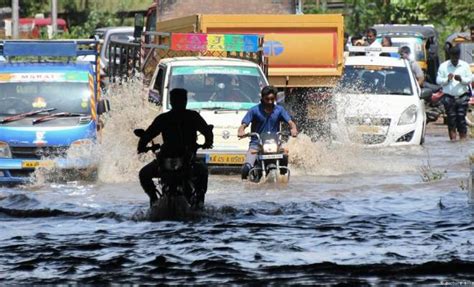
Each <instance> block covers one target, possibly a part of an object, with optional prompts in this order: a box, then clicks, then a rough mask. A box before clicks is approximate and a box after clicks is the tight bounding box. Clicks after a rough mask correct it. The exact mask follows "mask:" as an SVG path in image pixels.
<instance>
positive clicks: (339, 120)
mask: <svg viewBox="0 0 474 287" xmlns="http://www.w3.org/2000/svg"><path fill="white" fill-rule="evenodd" d="M420 96H421V89H420V86H419V85H418V83H417V81H416V79H415V77H414V75H413V73H412V71H411V69H410V66H409V62H408V61H406V60H402V59H398V58H392V57H388V56H349V57H348V58H347V59H346V62H345V68H344V74H343V77H342V79H341V82H340V85H339V87H338V89H336V92H335V95H334V114H333V117H332V120H331V134H332V138H333V140H334V141H336V142H340V143H346V144H347V143H353V144H362V145H366V146H399V145H418V144H423V142H424V136H425V126H426V114H425V104H424V101H423V100H422V99H421V97H420Z"/></svg>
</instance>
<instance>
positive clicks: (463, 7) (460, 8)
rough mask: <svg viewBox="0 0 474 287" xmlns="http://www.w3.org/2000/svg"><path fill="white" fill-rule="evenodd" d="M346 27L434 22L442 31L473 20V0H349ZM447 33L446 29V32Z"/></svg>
mask: <svg viewBox="0 0 474 287" xmlns="http://www.w3.org/2000/svg"><path fill="white" fill-rule="evenodd" d="M345 4H346V7H350V8H349V9H348V10H347V11H345V12H346V15H347V16H346V17H345V20H346V30H347V31H348V32H349V33H356V32H363V31H364V30H365V29H366V28H368V27H370V26H372V25H374V24H434V25H435V26H436V27H439V30H440V32H441V33H443V32H444V31H450V33H452V32H455V31H459V30H466V29H467V28H468V26H469V25H471V24H474V20H473V16H472V15H474V5H473V3H472V0H398V1H395V0H392V1H389V0H346V1H345ZM446 33H447V32H446Z"/></svg>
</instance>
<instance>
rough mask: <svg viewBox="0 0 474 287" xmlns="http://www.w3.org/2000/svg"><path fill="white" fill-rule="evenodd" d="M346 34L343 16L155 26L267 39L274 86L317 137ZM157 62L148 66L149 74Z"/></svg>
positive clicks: (210, 18)
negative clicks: (247, 35) (253, 35)
mask: <svg viewBox="0 0 474 287" xmlns="http://www.w3.org/2000/svg"><path fill="white" fill-rule="evenodd" d="M343 29H344V20H343V17H342V15H340V14H324V15H268V14H267V15H252V14H248V15H229V14H228V15H222V14H208V15H205V14H196V15H191V16H186V17H180V18H175V19H171V20H167V21H161V22H157V24H156V31H158V32H171V33H178V32H179V33H207V34H259V35H263V38H264V41H265V42H264V45H263V47H264V52H265V53H264V54H265V57H266V58H267V60H268V80H269V82H270V84H272V85H274V86H276V87H278V88H280V89H281V90H282V91H284V92H285V95H286V100H285V101H286V103H285V104H286V105H287V106H288V107H289V109H290V111H291V112H292V113H293V115H294V116H295V118H296V120H297V122H298V124H299V126H300V128H302V129H303V130H306V132H307V133H308V134H311V135H314V136H315V137H318V136H319V135H321V134H323V133H324V132H325V131H327V125H326V122H327V121H326V120H327V118H326V117H327V115H328V113H327V110H328V103H329V100H328V99H329V97H330V91H331V89H330V88H332V87H334V85H335V84H336V83H337V80H338V79H339V77H340V76H341V74H342V71H343V61H344V58H343V53H344V31H343ZM157 62H158V59H156V60H153V59H151V60H150V61H147V65H148V70H150V68H149V67H150V66H151V67H152V68H151V70H153V69H154V67H156V64H157ZM145 70H147V67H145Z"/></svg>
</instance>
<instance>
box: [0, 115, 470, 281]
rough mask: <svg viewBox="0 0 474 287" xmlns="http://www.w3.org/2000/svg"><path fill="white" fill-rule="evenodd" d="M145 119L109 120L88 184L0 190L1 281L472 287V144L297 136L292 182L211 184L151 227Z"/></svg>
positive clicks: (438, 134)
mask: <svg viewBox="0 0 474 287" xmlns="http://www.w3.org/2000/svg"><path fill="white" fill-rule="evenodd" d="M150 115H153V113H150V114H146V113H141V114H140V117H142V118H139V119H133V120H131V119H130V117H126V118H127V119H126V120H125V119H124V121H117V122H112V123H109V124H108V128H107V129H108V130H109V131H112V132H113V134H114V137H111V136H109V137H107V134H105V137H104V139H105V140H104V142H103V143H102V149H103V150H102V151H100V152H101V154H102V157H101V170H100V173H99V181H98V182H97V183H94V184H92V183H87V182H75V181H73V182H67V183H48V182H43V181H42V180H39V179H41V178H40V177H39V178H38V181H37V182H36V183H35V184H32V185H28V186H23V187H15V188H7V187H0V254H1V255H0V284H2V285H3V284H14V285H15V284H27V285H29V284H74V283H82V284H84V283H86V284H87V283H89V284H107V283H142V284H147V283H148V284H157V283H165V284H179V285H181V284H191V283H199V284H212V283H214V284H216V283H228V284H233V283H235V284H259V283H263V284H265V283H266V284H269V283H271V284H287V283H292V284H314V283H316V282H317V283H323V284H324V283H329V284H331V283H349V284H384V283H389V282H390V283H393V282H395V283H407V284H412V283H421V284H430V285H431V284H444V283H456V282H458V283H459V282H464V284H469V285H472V284H474V283H473V282H474V273H473V272H474V271H473V270H474V248H473V244H474V205H473V198H472V195H471V194H470V193H469V191H468V190H469V188H468V181H467V179H468V175H469V163H468V155H469V154H470V153H472V152H474V146H473V144H472V141H471V142H457V143H451V142H449V141H448V139H447V135H446V131H445V130H446V127H445V126H437V125H434V124H431V126H429V129H428V132H427V137H426V143H425V145H424V146H423V147H419V146H416V147H405V148H387V149H383V150H377V149H360V148H354V147H344V146H339V147H337V146H330V145H326V144H323V143H312V142H311V141H310V140H309V139H308V138H307V137H305V136H304V135H302V136H300V137H299V138H297V139H295V140H293V141H292V142H290V153H291V158H292V159H291V166H290V167H291V168H292V177H291V181H290V183H289V184H288V185H255V184H243V183H242V182H241V181H240V179H239V177H238V176H226V175H212V176H211V177H210V180H209V184H210V186H209V190H208V194H207V197H206V209H205V211H204V212H203V214H202V215H201V217H200V218H197V219H196V220H194V221H189V222H169V221H167V222H149V221H146V220H143V216H142V215H143V214H144V213H145V211H146V210H147V205H148V199H147V197H146V195H145V194H144V193H143V191H142V190H141V188H140V186H139V183H138V181H137V173H138V170H139V168H140V167H141V166H142V165H144V164H145V162H146V161H147V160H148V159H149V158H148V159H147V158H142V161H139V160H138V157H137V156H136V155H135V147H136V139H134V138H133V137H132V135H131V132H130V131H131V127H132V126H133V127H140V126H144V125H146V124H148V123H149V122H150V120H149V118H150ZM124 118H125V117H124ZM127 125H129V126H127ZM107 138H109V139H112V138H113V140H110V142H108V141H107ZM117 139H120V140H119V141H118V142H114V141H117ZM104 151H106V152H107V153H105V152H104ZM104 154H109V155H113V157H110V156H109V157H104V156H103V155H104Z"/></svg>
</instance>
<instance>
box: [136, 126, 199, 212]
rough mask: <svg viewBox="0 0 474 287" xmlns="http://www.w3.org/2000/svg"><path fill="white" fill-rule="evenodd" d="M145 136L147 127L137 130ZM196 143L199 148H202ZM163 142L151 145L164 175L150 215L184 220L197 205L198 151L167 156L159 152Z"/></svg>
mask: <svg viewBox="0 0 474 287" xmlns="http://www.w3.org/2000/svg"><path fill="white" fill-rule="evenodd" d="M133 132H134V134H135V135H136V136H137V137H142V136H143V134H144V132H145V131H144V130H143V129H136V130H134V131H133ZM202 147H203V146H202V145H196V150H197V149H198V148H202ZM160 148H161V145H160V144H155V143H154V142H153V141H152V145H151V146H149V147H147V148H146V149H147V150H146V151H152V152H153V153H154V154H155V156H156V159H157V161H158V162H159V169H160V177H159V178H158V181H157V190H158V195H159V199H158V201H157V202H155V203H154V204H153V205H152V206H151V207H150V209H149V211H148V214H147V218H148V219H149V220H151V221H158V220H182V219H187V218H190V217H192V216H193V213H195V211H196V207H197V194H196V189H195V187H194V182H195V180H196V179H195V178H193V163H194V161H195V158H194V157H195V152H194V153H190V154H188V155H183V156H180V157H165V156H163V155H162V154H160V153H159V151H160Z"/></svg>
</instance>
